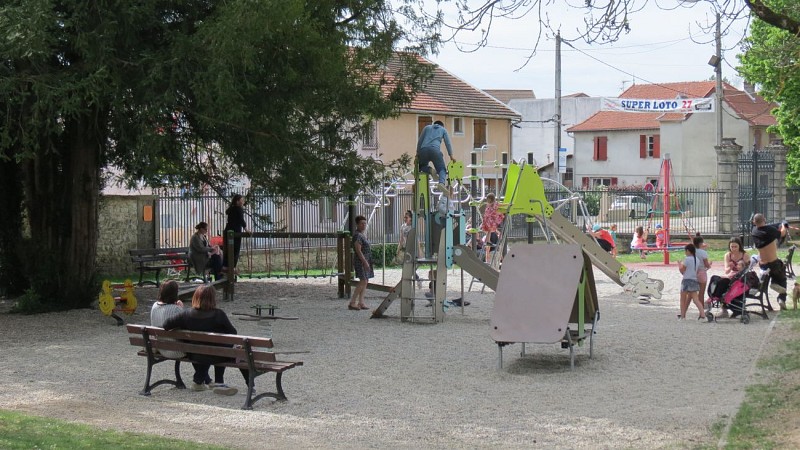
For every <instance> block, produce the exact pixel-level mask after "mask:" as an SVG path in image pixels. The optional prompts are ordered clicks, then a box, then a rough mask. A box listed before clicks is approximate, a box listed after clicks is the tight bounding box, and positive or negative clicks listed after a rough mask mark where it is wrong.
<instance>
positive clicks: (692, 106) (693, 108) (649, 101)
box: [601, 97, 715, 114]
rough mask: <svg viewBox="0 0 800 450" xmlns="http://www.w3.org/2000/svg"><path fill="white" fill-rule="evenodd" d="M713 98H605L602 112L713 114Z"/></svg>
mask: <svg viewBox="0 0 800 450" xmlns="http://www.w3.org/2000/svg"><path fill="white" fill-rule="evenodd" d="M714 103H715V102H714V97H710V98H674V99H664V98H605V97H603V101H602V108H601V109H602V110H603V111H622V112H650V113H652V112H661V113H683V114H686V113H704V112H714V109H715V108H714Z"/></svg>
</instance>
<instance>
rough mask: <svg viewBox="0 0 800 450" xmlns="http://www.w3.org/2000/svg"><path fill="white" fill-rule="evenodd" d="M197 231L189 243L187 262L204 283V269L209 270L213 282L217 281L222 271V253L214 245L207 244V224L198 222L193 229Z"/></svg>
mask: <svg viewBox="0 0 800 450" xmlns="http://www.w3.org/2000/svg"><path fill="white" fill-rule="evenodd" d="M194 229H195V230H197V231H196V232H195V233H194V234H193V235H192V239H191V241H189V261H191V262H192V266H193V267H194V270H195V271H196V272H197V273H198V274H200V275H201V276H202V277H203V281H206V269H211V274H213V275H214V280H215V281H216V280H218V279H219V273H220V271H222V251H221V250H220V248H219V247H218V246H216V245H210V244H209V243H208V224H207V223H206V222H200V223H198V224H197V226H196V227H194Z"/></svg>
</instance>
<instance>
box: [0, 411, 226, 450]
mask: <svg viewBox="0 0 800 450" xmlns="http://www.w3.org/2000/svg"><path fill="white" fill-rule="evenodd" d="M0 448H3V449H7V450H16V449H20V450H22V449H25V450H29V449H39V448H48V449H82V448H85V449H90V448H91V449H95V448H113V449H153V450H156V449H158V450H161V449H164V450H171V449H175V450H179V449H186V450H189V449H209V450H213V449H224V448H225V447H218V446H213V445H206V444H200V443H197V442H190V441H179V440H177V439H167V438H162V437H158V436H150V435H146V434H139V433H122V432H119V431H106V430H102V429H100V428H97V427H92V426H88V425H82V424H76V423H72V422H67V421H63V420H57V419H49V418H44V417H37V416H29V415H25V414H20V413H17V412H12V411H5V410H0Z"/></svg>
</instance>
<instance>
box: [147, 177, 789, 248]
mask: <svg viewBox="0 0 800 450" xmlns="http://www.w3.org/2000/svg"><path fill="white" fill-rule="evenodd" d="M545 194H546V196H547V198H548V200H549V201H551V202H557V201H563V200H564V199H565V198H566V196H567V195H568V193H567V192H565V191H556V190H548V191H546V192H545ZM576 194H577V196H579V197H580V198H581V199H582V200H583V202H584V204H585V210H586V211H587V212H588V217H585V216H583V215H582V214H581V210H582V208H581V207H580V205H579V204H578V202H577V201H570V202H566V203H564V204H563V205H561V206H560V207H559V209H558V211H559V212H560V213H561V214H563V215H564V216H565V217H567V218H568V219H569V220H570V221H571V222H572V223H574V224H575V225H577V226H578V227H580V228H582V229H584V230H588V229H589V228H590V227H591V225H592V224H595V223H599V224H601V225H602V226H604V227H609V226H611V225H612V224H616V225H617V233H620V234H631V233H633V232H634V230H635V228H636V227H637V226H643V227H650V228H655V226H656V224H660V223H662V222H663V217H664V215H663V207H659V206H658V205H660V203H659V202H660V200H661V199H660V198H658V197H657V194H656V195H654V194H653V193H650V192H645V191H632V190H624V191H622V190H620V191H617V190H614V191H610V190H585V191H576ZM672 195H673V196H674V202H671V204H673V205H677V206H673V207H672V208H670V212H669V214H670V230H671V232H672V234H673V235H678V234H683V233H692V234H693V233H694V232H701V233H703V234H715V233H717V232H718V231H719V230H718V228H717V217H718V210H717V208H718V205H720V202H721V199H722V197H723V196H724V195H725V193H724V192H722V191H718V190H696V189H681V190H676V191H675V192H673V193H672ZM632 198H636V199H638V200H636V202H637V203H638V204H639V205H640V206H642V208H644V209H638V208H639V207H638V206H637V209H634V210H633V211H631V210H626V209H625V207H627V206H628V205H630V204H632V202H633V200H631V199H632ZM789 198H790V203H793V209H792V210H791V211H793V212H798V213H800V207H798V206H797V199H798V198H800V189H795V190H790V194H789ZM470 200H471V199H470V198H469V197H467V196H464V197H463V198H462V199H461V202H462V203H461V208H462V210H463V211H464V212H465V213H467V217H471V216H472V208H474V206H470ZM472 203H473V204H474V202H472ZM354 204H355V206H354V208H355V214H356V215H363V216H365V217H367V219H368V223H369V225H368V227H367V236H368V238H369V239H370V242H372V243H373V245H374V244H380V243H396V242H397V241H398V238H399V231H400V225H401V224H402V217H403V213H404V212H405V211H406V210H410V209H412V204H413V196H412V194H411V193H410V192H409V191H399V192H396V193H393V194H391V195H386V196H376V195H360V196H357V197H356V198H355V203H354ZM348 205H349V203H348V201H347V199H345V198H322V199H318V200H313V201H299V202H298V201H290V200H285V199H280V198H274V197H259V198H254V199H251V200H250V201H249V202H248V203H247V204H246V205H245V212H246V214H247V222H248V230H250V231H265V232H269V231H276V232H288V233H312V232H335V231H339V230H345V229H347V221H348V216H347V214H348ZM227 206H228V202H227V200H225V199H222V198H219V197H216V196H203V197H181V196H172V197H170V196H162V197H159V198H158V200H157V214H156V220H157V224H156V227H157V231H158V232H157V245H158V246H160V247H172V246H185V245H188V243H189V239H190V238H191V235H192V233H193V232H194V226H195V225H196V224H197V223H198V222H200V221H205V222H208V223H209V232H210V235H218V234H221V233H222V230H223V229H224V227H225V221H226V215H225V210H226V208H227ZM787 209H788V207H787ZM653 211H655V212H653ZM631 212H633V214H631ZM475 216H476V217H478V221H476V222H475V226H476V227H477V226H479V224H480V219H479V217H480V215H479V214H478V213H477V212H476V213H475ZM528 228H529V227H528V222H526V220H525V217H524V216H522V215H517V216H513V217H512V218H511V224H510V231H509V237H510V238H512V239H524V238H527V237H528ZM532 229H533V231H532V233H533V236H534V238H536V237H541V236H542V229H541V227H538V226H533V227H532ZM249 245H251V246H252V248H270V247H271V246H274V245H276V243H275V242H271V241H270V240H268V239H264V238H260V239H254V240H253V241H252V242H251V243H250V244H249ZM280 245H282V246H286V245H290V246H299V245H303V244H302V243H301V242H299V241H298V242H295V243H288V244H287V243H286V242H283V243H281V244H280ZM323 245H327V246H331V247H333V246H335V245H336V244H335V242H334V240H331V241H330V242H328V243H325V244H323Z"/></svg>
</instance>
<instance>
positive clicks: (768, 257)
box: [750, 213, 786, 310]
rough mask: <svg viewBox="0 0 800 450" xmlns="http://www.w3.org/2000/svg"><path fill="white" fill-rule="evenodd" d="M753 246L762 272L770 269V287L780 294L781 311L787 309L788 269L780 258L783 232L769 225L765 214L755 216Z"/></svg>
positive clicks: (751, 234)
mask: <svg viewBox="0 0 800 450" xmlns="http://www.w3.org/2000/svg"><path fill="white" fill-rule="evenodd" d="M750 236H751V237H752V238H753V245H754V246H755V247H756V250H758V259H759V262H758V266H759V267H760V268H761V270H767V269H769V278H770V287H771V288H772V290H774V291H775V292H777V293H778V304H779V305H780V306H781V310H785V309H786V269H785V268H784V265H783V261H781V260H780V258H778V242H780V240H781V231H780V230H779V229H778V227H776V226H775V225H767V219H766V218H765V217H764V215H763V214H761V213H757V214H755V215H754V216H753V229H752V230H751V231H750Z"/></svg>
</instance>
